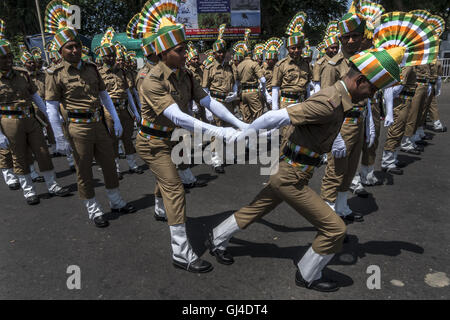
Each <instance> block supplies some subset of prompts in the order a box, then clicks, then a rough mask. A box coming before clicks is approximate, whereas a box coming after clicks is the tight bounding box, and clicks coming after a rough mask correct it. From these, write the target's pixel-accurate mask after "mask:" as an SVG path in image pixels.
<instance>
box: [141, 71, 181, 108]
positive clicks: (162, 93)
mask: <svg viewBox="0 0 450 320" xmlns="http://www.w3.org/2000/svg"><path fill="white" fill-rule="evenodd" d="M141 92H142V97H143V99H144V100H145V102H146V103H147V104H148V105H149V106H151V107H152V109H153V111H154V112H155V113H156V115H158V116H159V115H161V114H162V113H163V112H164V110H166V108H167V107H168V106H170V105H172V104H174V103H176V102H175V100H174V99H173V98H172V96H171V95H170V92H169V91H168V89H167V87H166V86H164V84H163V82H162V81H161V80H159V79H157V78H155V77H152V76H150V77H146V78H145V79H144V81H143V82H142V85H141Z"/></svg>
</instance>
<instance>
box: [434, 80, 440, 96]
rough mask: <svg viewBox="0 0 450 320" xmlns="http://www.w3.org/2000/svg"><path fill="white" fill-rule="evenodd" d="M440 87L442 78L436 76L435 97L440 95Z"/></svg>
mask: <svg viewBox="0 0 450 320" xmlns="http://www.w3.org/2000/svg"><path fill="white" fill-rule="evenodd" d="M441 87H442V79H441V77H438V78H437V80H436V94H435V96H436V97H439V96H440V95H441Z"/></svg>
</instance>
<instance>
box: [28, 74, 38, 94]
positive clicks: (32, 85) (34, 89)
mask: <svg viewBox="0 0 450 320" xmlns="http://www.w3.org/2000/svg"><path fill="white" fill-rule="evenodd" d="M26 77H27V80H28V84H29V87H28V92H29V93H30V95H33V94H35V93H36V92H37V91H38V87H37V86H36V84H35V83H34V81H33V80H31V78H30V76H29V75H26Z"/></svg>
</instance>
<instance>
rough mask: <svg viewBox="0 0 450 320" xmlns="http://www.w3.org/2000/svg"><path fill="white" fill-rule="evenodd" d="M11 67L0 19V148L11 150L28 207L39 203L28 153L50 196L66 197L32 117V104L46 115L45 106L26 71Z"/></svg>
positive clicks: (7, 43)
mask: <svg viewBox="0 0 450 320" xmlns="http://www.w3.org/2000/svg"><path fill="white" fill-rule="evenodd" d="M12 65H13V54H12V51H11V45H10V43H9V41H8V40H6V39H4V22H3V21H2V20H0V118H1V120H0V149H8V148H9V149H10V151H11V153H12V160H13V166H14V174H15V175H16V176H17V177H18V179H19V183H20V185H21V187H22V190H23V194H24V196H25V199H26V201H27V203H28V204H30V205H35V204H38V203H39V202H40V200H39V198H38V196H37V194H36V190H35V188H34V185H33V181H32V178H31V175H30V154H29V153H30V151H29V150H31V151H32V152H33V154H34V155H35V157H36V160H37V162H38V165H39V170H40V171H41V173H42V175H43V176H44V179H45V183H46V186H47V189H48V192H49V194H50V195H52V196H60V197H64V196H67V195H68V194H69V193H70V192H69V189H68V188H63V187H61V186H60V185H59V184H58V183H57V182H56V180H55V172H54V171H53V163H52V160H51V158H50V154H49V152H48V148H47V144H46V142H45V138H44V134H43V132H42V128H41V126H40V125H39V123H38V121H37V120H36V118H35V116H34V109H33V105H32V102H34V103H35V104H36V105H37V106H38V108H39V109H40V110H41V111H42V113H43V114H44V115H46V114H47V112H46V107H45V103H44V101H43V100H42V98H41V97H40V96H39V94H38V93H37V87H36V86H35V85H34V83H33V82H32V81H31V79H30V77H29V75H28V72H27V71H26V70H24V69H18V68H14V67H13V66H12Z"/></svg>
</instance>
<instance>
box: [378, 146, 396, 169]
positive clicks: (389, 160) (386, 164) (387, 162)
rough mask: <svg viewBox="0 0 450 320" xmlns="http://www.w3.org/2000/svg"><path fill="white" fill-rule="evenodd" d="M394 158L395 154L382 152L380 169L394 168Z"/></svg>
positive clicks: (386, 151) (387, 151)
mask: <svg viewBox="0 0 450 320" xmlns="http://www.w3.org/2000/svg"><path fill="white" fill-rule="evenodd" d="M395 162H396V157H395V152H392V151H389V150H383V156H382V158H381V167H382V168H395V167H396V165H395Z"/></svg>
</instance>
